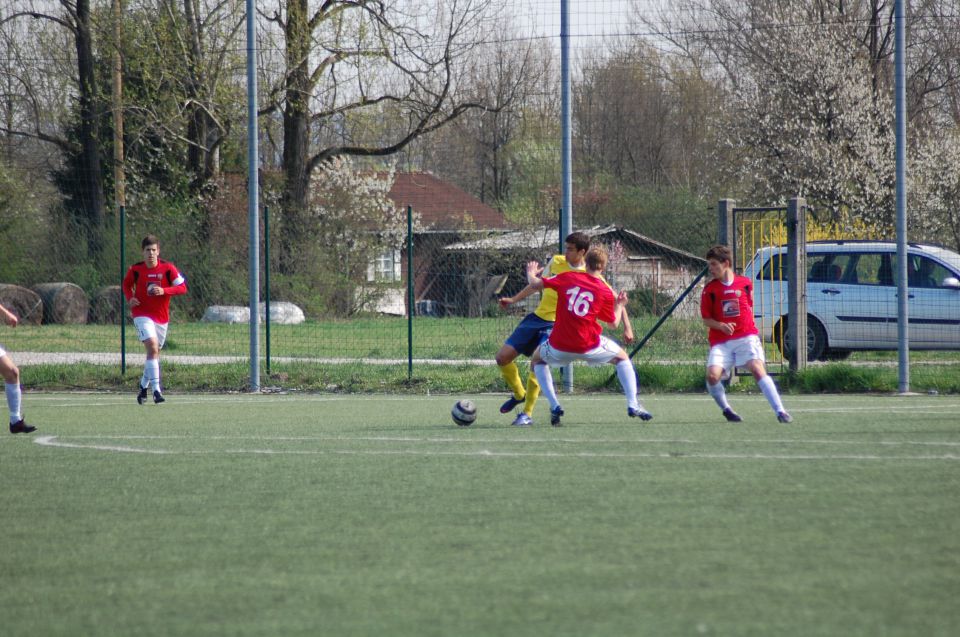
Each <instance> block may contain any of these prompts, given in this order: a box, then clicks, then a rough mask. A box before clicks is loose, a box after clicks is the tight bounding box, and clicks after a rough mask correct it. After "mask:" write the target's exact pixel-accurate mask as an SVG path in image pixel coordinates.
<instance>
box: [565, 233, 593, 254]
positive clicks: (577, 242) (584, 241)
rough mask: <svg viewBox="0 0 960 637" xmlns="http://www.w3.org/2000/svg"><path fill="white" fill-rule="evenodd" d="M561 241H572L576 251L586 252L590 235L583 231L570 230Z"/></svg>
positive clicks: (588, 247)
mask: <svg viewBox="0 0 960 637" xmlns="http://www.w3.org/2000/svg"><path fill="white" fill-rule="evenodd" d="M563 242H564V243H572V244H573V245H574V246H576V248H577V251H578V252H579V251H581V250H583V251H584V252H586V251H587V250H589V249H590V237H588V236H587V235H586V234H585V233H583V232H571V233H570V234H568V235H567V238H566V239H564V240H563Z"/></svg>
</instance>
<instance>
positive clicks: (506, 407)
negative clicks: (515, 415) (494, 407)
mask: <svg viewBox="0 0 960 637" xmlns="http://www.w3.org/2000/svg"><path fill="white" fill-rule="evenodd" d="M523 401H524V399H523V398H514V397H513V396H510V398H509V399H508V400H507V402H505V403H503V404H502V405H500V413H501V414H509V413H510V412H511V411H513V408H514V407H516V406H517V405H519V404H520V403H522V402H523Z"/></svg>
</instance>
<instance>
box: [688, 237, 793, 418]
mask: <svg viewBox="0 0 960 637" xmlns="http://www.w3.org/2000/svg"><path fill="white" fill-rule="evenodd" d="M732 262H733V255H732V253H731V252H730V248H728V247H727V246H723V245H717V246H713V247H712V248H710V250H708V251H707V268H708V269H709V271H710V276H712V277H713V279H712V280H711V281H710V282H709V283H707V285H706V286H704V288H703V296H702V297H701V298H700V316H701V318H702V319H703V324H704V325H706V326H707V328H708V329H709V332H708V334H707V337H708V339H709V341H710V353H709V354H707V391H708V392H710V395H711V396H713V399H714V400H715V401H716V402H717V405H719V406H720V409H722V410H723V416H724V417H725V418H726V419H727V420H729V421H730V422H740V421H741V420H743V419H742V418H741V417H740V416H739V415H738V414H737V413H736V412H735V411H733V409H732V408H731V407H730V403H729V402H727V393H726V391H725V390H724V388H723V382H722V380H723V378H724V377H726V376H727V375H729V373H730V371H731V370H732V369H733V368H734V367H736V366H739V365H743V366H744V367H746V368H747V369H749V370H750V373H752V374H753V378H754V379H755V380H756V381H757V386H758V387H760V391H762V392H763V395H764V396H765V397H766V399H767V402H768V403H770V407H771V408H772V409H773V411H774V413H775V414H777V420H779V421H780V422H783V423H788V422H791V421H792V420H793V418H792V417H791V416H790V414H789V413H787V410H786V409H784V408H783V402H781V400H780V393H779V392H778V391H777V386H776V385H775V384H774V382H773V379H772V378H770V377H769V376H768V375H767V370H766V367H765V366H764V360H765V359H764V355H763V343H761V342H760V337H759V331H758V330H757V325H756V323H754V321H753V284H752V282H751V281H750V279H748V278H747V277H745V276H740V275H738V274H736V273H735V272H734V271H733V267H732V265H731V264H732Z"/></svg>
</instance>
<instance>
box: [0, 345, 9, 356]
mask: <svg viewBox="0 0 960 637" xmlns="http://www.w3.org/2000/svg"><path fill="white" fill-rule="evenodd" d="M6 355H7V350H5V349H3V345H0V356H6Z"/></svg>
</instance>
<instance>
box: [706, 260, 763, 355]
mask: <svg viewBox="0 0 960 637" xmlns="http://www.w3.org/2000/svg"><path fill="white" fill-rule="evenodd" d="M700 316H701V317H702V318H705V319H713V320H714V321H720V322H721V323H733V324H734V329H733V334H724V333H723V332H721V331H720V330H715V329H713V328H710V331H709V332H708V333H707V338H708V339H709V341H710V344H711V345H716V344H717V343H725V342H726V341H732V340H733V339H735V338H743V337H744V336H750V335H751V334H759V333H760V332H759V331H758V330H757V324H756V323H755V322H754V320H753V285H752V284H751V282H750V279H748V278H747V277H745V276H741V275H739V274H738V275H736V276H734V277H733V281H732V282H731V283H730V284H729V285H725V284H724V283H723V282H722V281H720V280H719V279H714V280H712V281H710V283H707V285H706V286H704V288H703V296H702V297H700Z"/></svg>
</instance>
